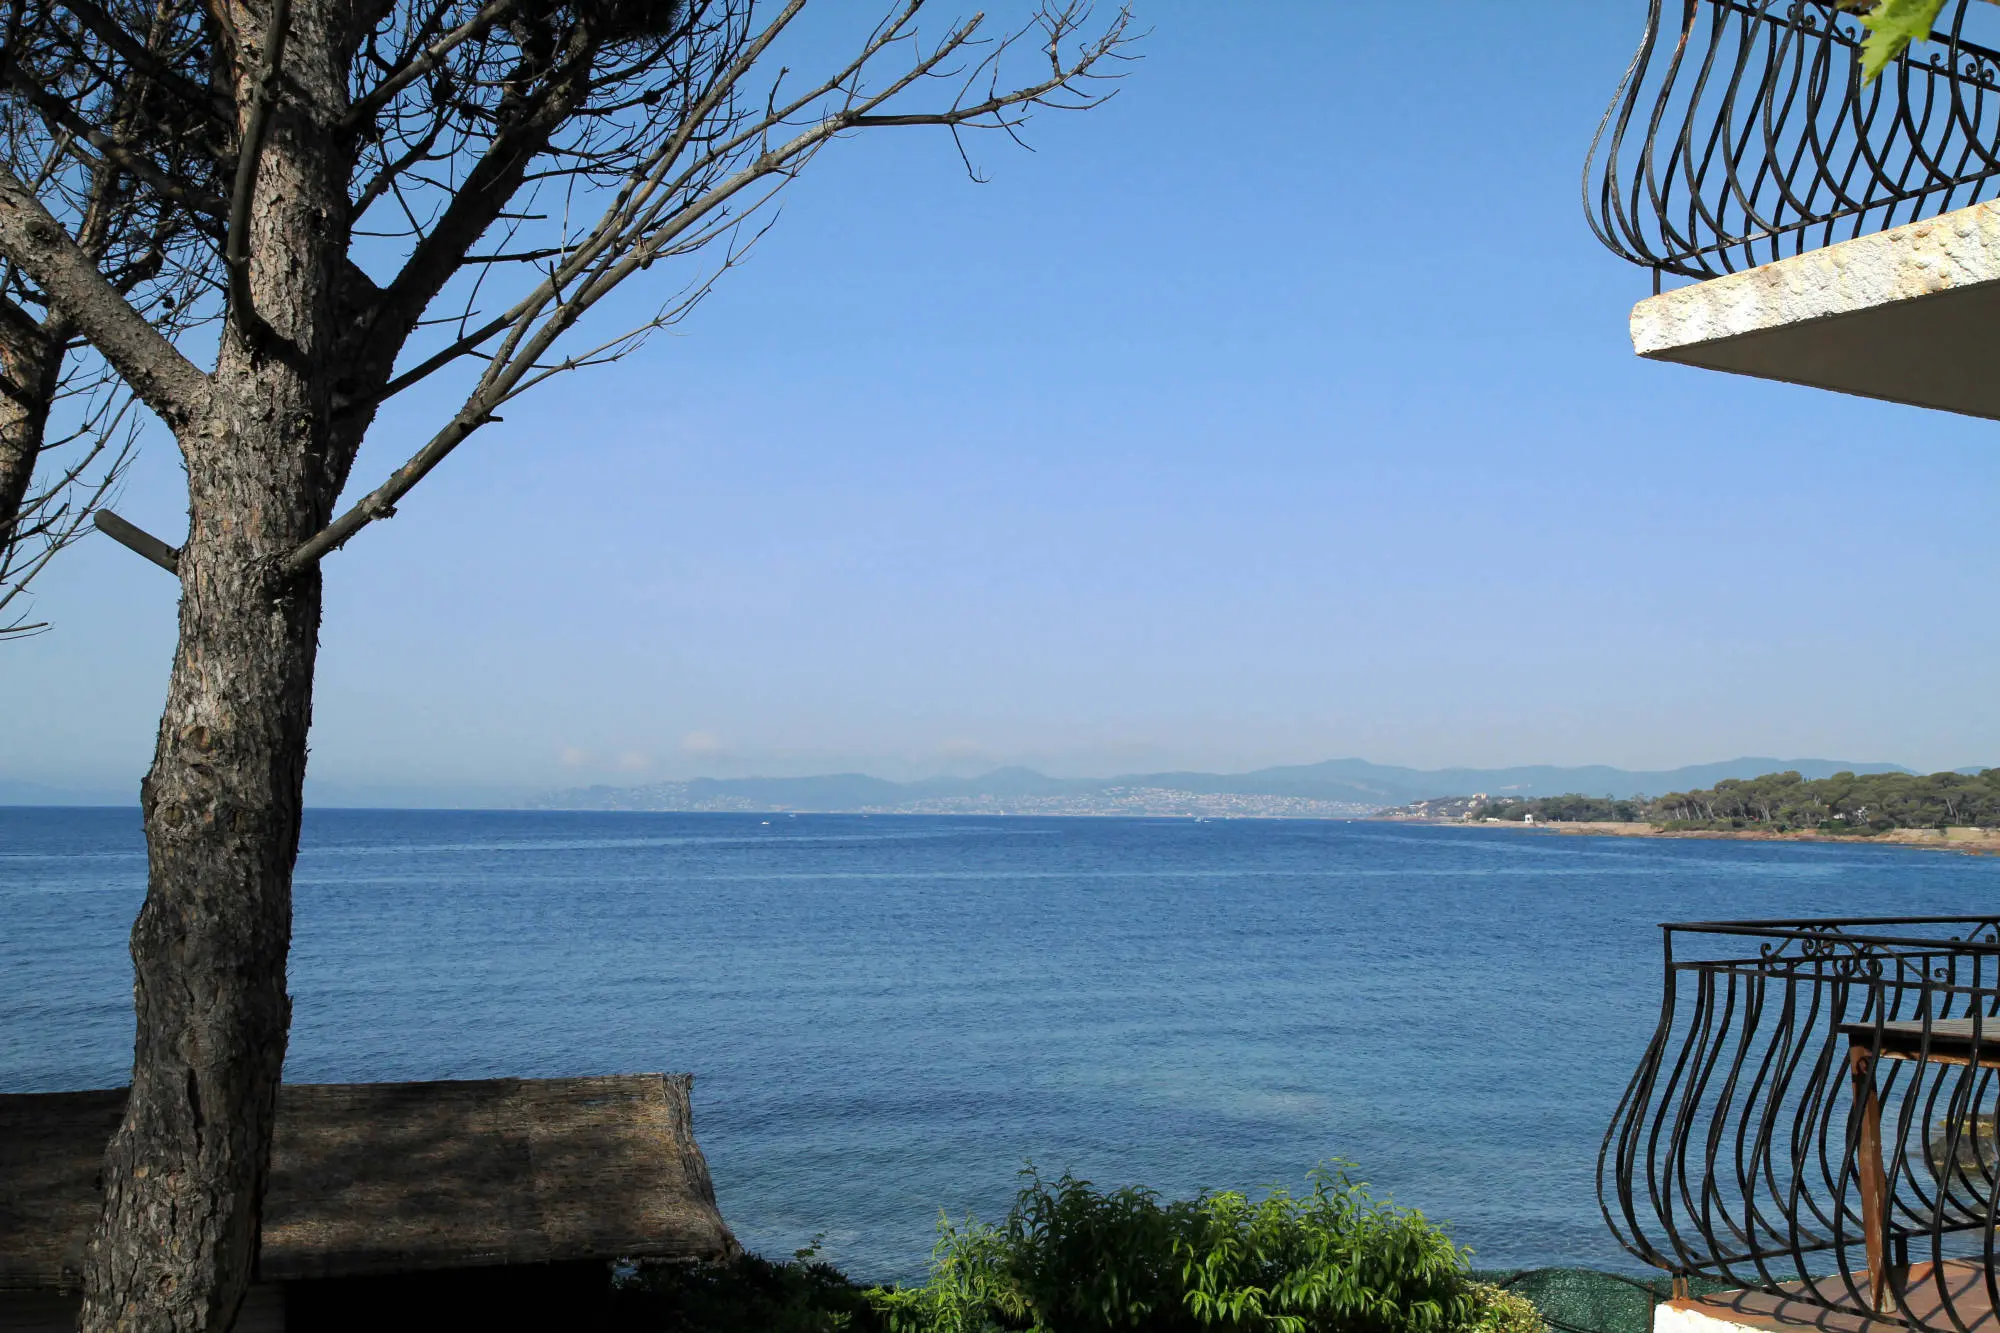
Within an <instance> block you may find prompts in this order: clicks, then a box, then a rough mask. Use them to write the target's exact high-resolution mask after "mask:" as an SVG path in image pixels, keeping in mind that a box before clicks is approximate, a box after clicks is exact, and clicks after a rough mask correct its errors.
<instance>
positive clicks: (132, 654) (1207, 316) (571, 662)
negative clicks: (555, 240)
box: [0, 0, 2000, 801]
mask: <svg viewBox="0 0 2000 1333" xmlns="http://www.w3.org/2000/svg"><path fill="white" fill-rule="evenodd" d="M1013 8H1015V7H1013V6H1010V5H1008V4H1001V5H996V6H994V7H993V12H994V13H995V15H996V17H1005V16H1007V15H1008V14H1010V13H1012V11H1013ZM1642 8H1643V7H1642V6H1641V5H1640V4H1639V3H1637V0H1616V2H1615V3H1593V4H1585V3H1582V2H1581V0H1568V2H1566V3H1564V4H1563V5H1561V6H1559V7H1558V10H1559V14H1560V21H1559V22H1558V23H1555V24H1549V25H1546V27H1545V28H1544V29H1541V30H1536V31H1530V30H1528V28H1527V26H1526V24H1525V23H1524V22H1523V20H1524V19H1526V18H1531V17H1540V16H1539V14H1530V13H1529V12H1528V11H1524V10H1522V9H1520V8H1519V7H1518V6H1497V5H1483V4H1470V3H1452V4H1447V5H1443V6H1437V7H1433V8H1432V9H1431V10H1428V11H1425V13H1426V14H1427V15H1428V16H1429V21H1428V22H1427V23H1425V24H1421V25H1419V24H1404V25H1399V30H1395V31H1391V30H1389V29H1388V27H1387V26H1386V25H1375V26H1360V25H1355V24H1351V23H1346V22H1343V21H1342V19H1343V17H1344V16H1351V15H1353V14H1355V13H1357V12H1358V11H1355V10H1353V9H1352V8H1350V7H1334V6H1321V5H1307V4H1275V3H1272V4H1259V5H1227V6H1224V5H1196V4H1192V3H1173V4H1169V3H1154V4H1149V5H1145V6H1143V7H1142V9H1141V11H1140V12H1141V16H1142V19H1143V21H1144V22H1145V23H1146V24H1147V25H1149V26H1150V27H1151V29H1152V33H1151V35H1150V36H1149V37H1148V38H1147V40H1146V41H1145V42H1144V44H1143V46H1142V48H1141V50H1142V54H1143V57H1144V58H1143V59H1142V60H1141V61H1139V62H1138V63H1137V64H1135V65H1133V66H1132V67H1131V69H1130V71H1129V76H1128V78H1127V79H1126V82H1125V86H1124V87H1123V89H1122V90H1121V92H1120V93H1119V95H1118V97H1117V98H1116V99H1115V100H1114V101H1113V102H1112V103H1111V104H1110V105H1109V106H1107V107H1105V108H1103V109H1101V110H1099V111H1096V112H1093V113H1091V114H1088V115H1081V116H1045V117H1043V118H1041V119H1040V120H1038V121H1037V122H1036V123H1035V124H1034V125H1033V126H1032V128H1031V130H1030V135H1029V137H1030V140H1031V142H1032V145H1033V147H1034V149H1035V151H1034V152H1032V153H1030V152H1022V151H1020V150H1017V149H1015V148H1013V147H1011V146H1010V145H1008V144H1006V143H1005V142H1004V141H999V140H988V141H984V142H981V143H979V144H978V145H976V148H975V152H976V155H977V159H978V161H979V163H980V165H981V166H982V168H983V169H984V170H985V171H986V173H987V174H988V175H989V176H990V177H991V180H990V183H987V184H984V185H980V184H974V183H972V182H970V181H968V180H967V179H966V177H965V175H964V173H963V171H962V170H961V169H960V168H959V167H958V165H957V159H956V156H955V154H954V153H953V151H952V150H951V148H950V145H949V143H948V141H945V140H942V139H940V138H938V137H936V136H934V135H930V134H928V133H921V132H919V133H909V134H901V135H898V134H888V133H878V134H874V135H870V136H863V137H861V138H857V139H854V140H851V141H847V142H844V143H841V144H839V145H836V146H835V147H834V148H833V149H831V150H829V151H828V152H827V153H826V154H825V155H824V156H822V157H821V158H820V159H819V160H818V161H817V162H816V163H815V165H814V167H813V168H812V170H811V171H810V172H809V173H808V175H807V176H806V177H805V178H804V179H802V180H801V181H800V182H798V183H797V185H796V186H795V187H794V189H793V191H792V192H791V194H790V195H789V198H788V200H787V202H786V204H785V207H784V211H783V214H782V217H781V218H780V220H779V222H778V225H777V227H776V228H775V230H774V231H773V232H772V233H771V234H770V235H769V236H768V237H767V238H766V239H765V240H764V242H763V243H762V244H761V246H760V247H759V248H758V250H757V252H756V253H755V255H754V256H753V257H752V258H751V260H750V261H749V262H748V263H747V264H746V265H745V266H744V267H742V268H740V269H738V270H736V271H734V272H732V273H730V274H728V275H727V276H726V277H725V279H724V281H723V283H722V284H721V286H720V287H719V289H718V290H717V292H716V293H715V295H714V296H712V297H711V298H710V300H709V301H708V302H707V303H706V304H705V305H703V306H702V307H701V308H700V309H699V310H698V311H697V312H696V313H695V314H694V316H693V317H692V318H691V319H689V320H688V321H687V322H686V323H684V324H683V325H681V326H680V327H679V328H678V329H677V330H676V331H674V332H673V333H672V334H670V335H668V336H664V337H660V338H657V339H656V340H655V341H654V342H652V343H651V344H650V345H649V346H648V347H647V348H646V350H645V351H643V352H642V353H641V354H639V355H638V356H637V357H635V358H634V359H632V360H630V361H628V362H626V363H624V364H621V365H618V366H615V367H611V368H607V369H600V370H595V371H592V372H589V373H588V374H586V375H581V376H573V377H569V378H568V379H566V380H564V381H560V382H557V383H555V384H552V385H551V386H549V387H548V388H547V389H545V390H544V391H542V392H541V393H540V395H539V396H538V397H535V398H532V399H529V400H525V401H523V402H521V403H517V404H515V405H514V406H513V407H512V408H511V409H510V410H509V411H508V413H507V420H506V422H505V424H504V425H501V426H497V427H494V428H492V429H491V430H490V431H489V432H487V433H486V434H484V435H482V436H480V437H479V438H478V440H477V441H476V442H475V444H473V445H471V446H468V448H466V449H465V450H462V451H461V452H460V453H459V454H458V455H456V456H455V457H454V458H452V459H451V460H450V461H449V462H448V463H447V464H446V465H445V467H443V468H442V469H441V470H440V471H439V472H438V473H437V474H435V475H434V476H433V477H432V478H431V479H430V480H428V481H427V482H425V484H424V486H423V487H422V488H421V489H419V490H418V491H417V492H416V493H415V494H414V495H413V496H412V497H410V499H409V500H408V501H406V502H405V503H404V505H403V506H402V508H401V510H400V513H399V516H398V517H397V518H396V519H395V520H394V521H393V522H391V523H388V524H384V525H381V526H379V527H378V528H376V529H373V530H370V531H369V532H367V533H365V534H363V536H362V537H361V538H359V539H358V540H357V541H356V542H355V543H354V544H353V545H352V546H351V547H350V548H349V549H347V550H346V551H343V552H340V553H338V554H337V555H335V556H334V557H332V558H331V559H330V560H329V561H328V563H327V575H328V584H327V598H326V605H327V611H326V623H325V629H324V631H323V635H322V641H323V644H324V647H323V650H322V655H321V667H320V676H319V692H318V702H317V705H316V711H315V726H314V732H313V759H312V765H313V775H314V778H315V780H316V781H317V782H318V783H320V784H323V785H322V787H321V790H322V791H324V792H339V793H347V794H354V793H363V794H366V793H374V794H378V795H382V796H383V797H384V798H385V799H388V798H391V797H393V798H395V799H408V800H417V801H421V800H424V799H432V798H435V799H453V800H458V799H477V797H478V795H479V794H480V793H493V794H495V795H504V794H505V793H507V792H510V791H514V790H519V789H532V788H538V787H546V786H551V785H570V784H573V783H580V782H595V781H613V782H625V781H645V780H649V779H656V778H663V777H678V776H688V775H691V774H696V773H749V772H766V773H774V772H808V771H826V770H830V769H848V768H859V769H864V770H868V771H873V772H878V773H882V774H884V775H886V776H906V775H912V774H918V773H928V772H936V771H941V770H953V771H967V770H976V769H980V768H983V767H986V766H989V765H992V764H999V763H1017V762H1018V763H1028V764H1033V765H1036V766H1039V767H1042V768H1044V769H1047V770H1049V771H1052V772H1060V773H1103V772H1112V771H1128V770H1133V769H1143V768H1154V767H1165V766H1190V767H1200V768H1216V769H1236V768H1248V767H1255V766H1260V765H1264V764H1270V763H1286V762H1309V761H1312V760H1316V759H1322V758H1328V757H1332V756H1336V755H1360V756H1364V757H1368V758H1372V759H1375V760H1378V761H1380V762H1387V763H1405V764H1413V765H1419V766H1435V765H1443V764H1480V765H1485V764H1503V763H1537V762H1549V763H1597V762H1602V763H1611V764H1618V765H1623V766H1626V767H1647V768H1657V767H1668V766H1672V765H1677V764H1682V763H1689V762H1698V761H1704V760H1711V759H1718V758H1725V757H1729V756H1732V755H1738V754H1745V753H1762V754H1781V755H1825V756H1831V757H1841V758H1852V759H1882V760H1893V761H1897V762H1902V763H1906V764H1911V765H1913V766H1917V767H1922V768H1931V767H1944V766H1957V765H1962V764H1971V763H1982V762H1985V763H1995V762H2000V704H1996V702H1995V696H1994V692H1993V690H1992V689H1991V688H1990V680H1989V679H1988V676H1989V673H1990V663H1991V662H1992V661H1993V660H1994V656H1995V652H1994V650H1995V648H1996V637H2000V618H1996V617H1995V615H1994V614H1993V612H1994V606H1993V601H1994V588H1993V580H1992V576H1991V569H1992V560H1991V554H1990V551H1991V537H1990V532H1991V523H1992V510H1993V501H1994V498H1995V494H1996V484H1995V483H1996V480H2000V449H1996V442H1995V440H1994V438H1993V428H1992V427H1991V426H1990V425H1988V424H1985V423H1977V422H1969V421H1962V420H1957V419H1953V418H1949V417H1944V416H1939V415H1926V414H1923V413H1921V412H1918V411H1915V410H1913V409H1905V408H1897V407H1890V406H1885V405H1881V404H1874V403H1867V402H1862V401H1859V400H1854V399H1846V398H1841V397H1837V396H1833V395H1828V394H1824V393H1815V392H1813V391H1809V390H1804V389H1796V388H1791V387H1786V386H1781V385H1772V384H1762V383H1757V382H1752V381H1745V380H1736V379H1731V378H1728V377H1723V376H1718V375H1713V374H1710V373H1706V372H1701V371H1696V370H1692V369H1686V368H1681V367H1673V366H1664V365H1653V364H1647V363H1642V362H1640V361H1638V360H1636V359H1635V358H1634V357H1633V356H1632V353H1631V350H1630V345H1629V343H1628V341H1627V338H1626V332H1625V320H1626V315H1627V312H1628V310H1629V308H1630V306H1631V304H1632V303H1633V302H1634V301H1636V300H1638V299H1639V298H1641V297H1643V296H1644V295H1646V294H1647V292H1648V291H1649V290H1650V286H1649V279H1648V277H1647V275H1646V274H1645V273H1644V272H1642V271H1640V270H1638V269H1635V268H1630V267H1628V266H1626V265H1625V264H1623V263H1621V262H1620V261H1618V260H1617V259H1616V258H1614V257H1613V256H1611V255H1610V254H1609V253H1607V252H1605V251H1603V250H1602V249H1601V248H1599V246H1598V245H1597V243H1596V242H1595V241H1594V240H1593V239H1592V237H1591V236H1590V234H1589V232H1588V231H1587V229H1586V228H1585V225H1584V222H1583V219H1582V216H1581V209H1580V204H1579V197H1578V196H1579V191H1578V183H1579V172H1580V168H1581V165H1582V161H1583V155H1584V151H1585V149H1586V147H1587V145H1588V142H1589V138H1590V134H1591V132H1592V130H1593V129H1594V128H1595V126H1596V123H1597V119H1598V117H1599V115H1600V114H1601V112H1602V110H1603V105H1604V103H1605V101H1606V100H1607V99H1608V97H1609V95H1610V93H1611V90H1612V87H1613V85H1614V83H1615V82H1616V80H1617V77H1618V75H1619V73H1620V71H1621V70H1622V68H1623V66H1624V62H1625V61H1626V60H1627V59H1629V57H1630V54H1631V48H1632V47H1633V46H1634V45H1635V44H1636V42H1637V38H1638V33H1639V24H1640V20H1641V17H1642ZM842 9H843V7H842V6H833V7H832V12H833V13H835V14H839V13H841V12H842ZM847 12H854V10H853V8H852V7H849V9H848V11H847ZM439 411H440V409H439V406H438V404H437V403H436V402H413V403H409V404H405V405H404V406H403V408H402V410H401V411H400V412H399V413H398V414H396V415H395V416H392V417H390V418H388V419H386V420H385V422H384V423H383V426H382V427H381V428H380V429H378V431H377V432H376V437H375V439H374V440H372V441H371V444H370V447H369V449H368V450H367V451H366V452H365V453H364V456H363V458H362V461H361V464H360V467H359V469H358V471H357V479H358V481H359V483H360V484H361V485H363V486H366V485H372V484H373V483H374V480H375V479H376V478H379V476H380V475H382V474H383V473H384V472H386V471H387V470H388V469H389V468H390V467H392V466H394V464H395V462H397V461H399V460H400V457H401V456H402V455H403V454H405V453H407V452H408V451H409V450H410V448H411V447H413V445H414V443H415V442H416V440H417V438H418V436H419V433H420V432H421V431H422V430H423V427H424V426H425V424H426V423H427V422H434V421H435V420H436V419H437V413H438V412H439ZM120 509H121V512H124V513H126V514H127V515H128V516H129V517H131V518H133V519H135V520H136V521H138V522H140V523H142V524H143V525H145V526H147V527H148V528H150V529H152V530H154V531H156V532H160V533H161V534H162V535H166V536H168V537H169V538H170V539H175V540H177V539H178V537H179V534H180V533H181V532H182V531H183V530H184V527H185V518H184V510H185V502H184V499H183V498H182V494H181V490H180V478H179V474H178V470H177V464H176V462H175V459H174V457H173V455H172V453H171V450H170V449H167V448H163V447H157V446H156V447H155V448H153V450H152V451H151V452H150V453H149V454H148V456H147V458H146V460H145V462H144V464H143V466H142V467H141V469H140V470H139V472H138V473H137V474H136V475H135V476H134V478H133V480H132V482H131V484H130V486H129V487H128V490H127V493H126V495H125V496H124V498H123V500H122V501H121V503H120ZM173 592H174V589H173V586H172V583H171V580H169V579H168V578H167V577H166V576H165V575H163V574H162V573H161V572H160V571H158V570H156V569H153V568H152V567H151V566H148V565H146V564H144V563H143V562H141V561H139V560H137V559H136V558H134V557H132V556H130V555H128V554H126V553H125V552H123V551H122V550H120V549H119V548H116V547H114V546H112V545H111V544H110V543H108V542H106V541H103V540H93V541H90V542H87V543H85V544H84V545H83V546H81V547H79V548H77V549H76V550H74V551H73V552H71V553H70V555H69V557H68V558H67V560H66V562H65V563H63V564H62V565H61V566H60V567H59V568H57V569H55V570H54V571H52V572H51V574H50V575H49V576H48V577H47V579H46V582H45V583H44V584H43V585H42V591H41V594H40V597H39V601H38V603H37V606H36V608H35V610H36V614H37V616H38V618H46V619H49V620H52V621H54V622H55V624H56V629H55V631H54V632H53V633H50V634H47V635H44V636H41V637H39V638H36V639H32V640H29V641H27V642H24V643H16V644H11V645H7V646H4V647H0V655H3V656H0V671H4V672H5V673H6V675H7V677H8V678H9V679H10V681H11V682H13V684H12V685H11V686H10V691H9V697H11V698H14V699H26V700H29V701H31V705H30V706H29V707H27V708H25V709H23V710H21V711H20V712H18V713H17V714H16V715H15V716H14V717H11V718H10V719H9V721H8V722H7V724H6V726H5V728H4V732H0V779H14V780H32V781H38V782H44V783H49V784H52V785H58V786H70V787H89V788H92V789H103V788H111V789H121V790H129V789H131V787H132V785H133V784H135V783H136V780H137V778H138V776H139V775H140V773H141V772H142V771H143V769H144V767H145V764H146V761H147V758H148V756H149V753H150V750H151V745H152V735H153V726H154V721H155V718H156V716H157V710H158V707H159V703H160V699H161V696H162V693H163V691H164V687H165V680H166V671H167V665H168V661H169V658H170V654H171V651H172V629H173Z"/></svg>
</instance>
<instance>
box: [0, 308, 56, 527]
mask: <svg viewBox="0 0 2000 1333" xmlns="http://www.w3.org/2000/svg"><path fill="white" fill-rule="evenodd" d="M7 313H8V314H9V315H12V316H14V318H12V319H4V318H0V554H4V553H5V552H6V551H7V549H8V548H9V547H11V546H12V545H13V544H14V542H15V540H16V538H15V525H16V524H17V522H18V521H19V519H20V516H21V502H22V500H23V499H25V498H26V496H27V494H28V483H29V481H30V480H31V479H32V478H33V477H34V475H35V461H36V459H37V457H38V456H39V455H40V454H41V452H42V435H43V431H44V428H45V427H46V426H47V425H48V420H49V399H50V397H51V396H52V395H53V394H54V393H55V388H56V376H57V374H58V372H59V371H60V369H61V366H62V349H61V348H60V347H59V346H53V347H52V346H51V340H50V338H49V337H48V335H47V334H45V333H44V332H43V331H42V330H41V329H40V328H38V327H35V326H33V325H31V324H30V323H29V321H28V319H27V316H25V315H23V314H20V313H19V312H18V311H8V312H7ZM4 563H5V562H4V561H0V565H4Z"/></svg>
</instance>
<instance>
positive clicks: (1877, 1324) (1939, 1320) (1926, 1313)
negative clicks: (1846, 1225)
mask: <svg viewBox="0 0 2000 1333" xmlns="http://www.w3.org/2000/svg"><path fill="white" fill-rule="evenodd" d="M1812 1285H1813V1286H1814V1287H1816V1288H1818V1289H1819V1291H1820V1292H1821V1293H1822V1294H1823V1295H1824V1297H1825V1298H1826V1299H1827V1300H1830V1301H1837V1302H1839V1303H1840V1304H1843V1305H1849V1304H1852V1302H1853V1297H1852V1296H1850V1295H1849V1294H1848V1291H1847V1284H1846V1283H1845V1282H1843V1281H1842V1280H1841V1279H1839V1278H1837V1277H1834V1278H1820V1279H1819V1280H1818V1281H1816V1282H1814V1283H1813V1284H1812ZM1854 1286H1855V1288H1856V1289H1857V1290H1860V1291H1864V1292H1865V1291H1866V1290H1867V1289H1868V1278H1867V1276H1866V1275H1865V1274H1856V1275H1854ZM1805 1289H1806V1284H1804V1283H1802V1282H1793V1283H1787V1284H1786V1285H1785V1286H1784V1287H1782V1288H1781V1289H1780V1290H1781V1291H1784V1292H1787V1293H1790V1294H1789V1295H1773V1294H1772V1293H1770V1292H1763V1291H1731V1292H1723V1293H1720V1294H1718V1295H1714V1296H1702V1297H1696V1298H1693V1299H1689V1300H1678V1301H1668V1302H1667V1303H1666V1304H1664V1305H1661V1306H1659V1307H1658V1308H1657V1309H1655V1310H1654V1311H1653V1333H1727V1330H1734V1329H1744V1330H1754V1333H1798V1331H1799V1330H1804V1329H1814V1330H1819V1331H1820V1333H1888V1331H1889V1330H1891V1329H1901V1328H1905V1327H1909V1326H1910V1325H1907V1324H1905V1322H1904V1307H1907V1309H1908V1313H1909V1315H1910V1316H1912V1317H1913V1321H1914V1323H1915V1325H1916V1326H1919V1327H1928V1328H1932V1329H1944V1330H1952V1329H1955V1328H1956V1325H1955V1324H1954V1323H1953V1322H1952V1312H1956V1313H1957V1315H1958V1318H1959V1320H1960V1321H1961V1322H1963V1323H1964V1325H1965V1327H1966V1328H1967V1329H1968V1330H1970V1333H2000V1317H1996V1315H1995V1314H1994V1310H1993V1303H1992V1301H1991V1299H1990V1298H1989V1293H1988V1288H1987V1283H1986V1271H1985V1269H1984V1268H1983V1267H1981V1266H1980V1265H1979V1264H1976V1263H1972V1262H1969V1261H1964V1260H1952V1261H1948V1262H1946V1263H1944V1264H1942V1265H1932V1264H1912V1265H1911V1266H1910V1273H1909V1278H1908V1280H1907V1282H1906V1283H1904V1284H1903V1286H1902V1289H1901V1290H1902V1298H1903V1305H1902V1306H1899V1307H1896V1308H1895V1310H1894V1312H1893V1313H1890V1314H1885V1315H1883V1316H1882V1317H1880V1318H1875V1319H1871V1318H1869V1317H1868V1316H1866V1315H1862V1314H1855V1313H1850V1312H1848V1311H1844V1310H1828V1309H1826V1308H1824V1307H1823V1306H1819V1305H1813V1304H1810V1303H1808V1302H1806V1301H1802V1300H1799V1299H1797V1295H1798V1294H1800V1293H1803V1292H1804V1291H1805ZM1947 1302H1948V1303H1949V1304H1950V1307H1951V1310H1950V1311H1947V1310H1946V1308H1945V1306H1946V1304H1947Z"/></svg>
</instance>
